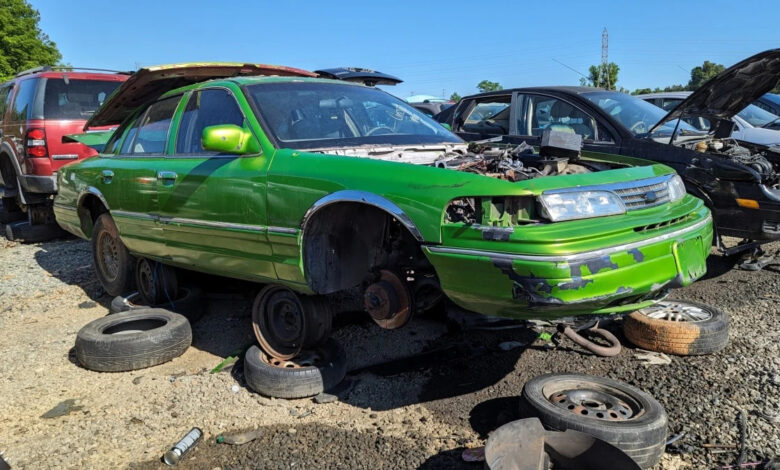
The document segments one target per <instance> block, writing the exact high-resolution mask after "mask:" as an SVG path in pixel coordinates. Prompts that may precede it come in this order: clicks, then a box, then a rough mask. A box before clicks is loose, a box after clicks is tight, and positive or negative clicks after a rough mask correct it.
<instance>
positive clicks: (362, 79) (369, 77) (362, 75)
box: [314, 67, 403, 86]
mask: <svg viewBox="0 0 780 470" xmlns="http://www.w3.org/2000/svg"><path fill="white" fill-rule="evenodd" d="M314 72H315V73H317V74H318V75H319V76H320V77H322V78H332V79H335V80H345V81H348V82H358V83H363V84H364V85H367V86H376V85H397V84H399V83H401V82H403V80H401V79H400V78H397V77H394V76H392V75H388V74H386V73H382V72H377V71H376V70H371V69H362V68H359V67H338V68H335V69H322V70H315V71H314Z"/></svg>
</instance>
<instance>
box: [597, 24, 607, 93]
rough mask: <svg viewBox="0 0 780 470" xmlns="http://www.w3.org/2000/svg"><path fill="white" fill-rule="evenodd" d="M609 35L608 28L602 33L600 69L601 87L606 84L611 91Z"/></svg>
mask: <svg viewBox="0 0 780 470" xmlns="http://www.w3.org/2000/svg"><path fill="white" fill-rule="evenodd" d="M608 55H609V33H607V28H606V27H605V28H604V31H602V32H601V67H600V68H599V85H600V86H601V85H602V84H603V83H606V84H607V86H606V88H607V90H609V89H610V88H609V58H608Z"/></svg>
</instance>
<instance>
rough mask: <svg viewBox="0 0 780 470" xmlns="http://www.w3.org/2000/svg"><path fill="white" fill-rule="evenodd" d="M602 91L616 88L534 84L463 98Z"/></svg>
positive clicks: (576, 93)
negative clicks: (509, 94) (527, 93)
mask: <svg viewBox="0 0 780 470" xmlns="http://www.w3.org/2000/svg"><path fill="white" fill-rule="evenodd" d="M600 91H614V90H605V89H603V88H593V87H588V86H571V85H558V86H532V87H520V88H505V89H503V90H496V91H488V92H486V93H476V94H474V95H469V96H464V97H463V99H466V98H476V97H481V96H492V95H506V94H508V93H520V92H537V93H539V92H557V93H564V94H574V95H580V94H583V93H593V92H600ZM615 93H619V92H615Z"/></svg>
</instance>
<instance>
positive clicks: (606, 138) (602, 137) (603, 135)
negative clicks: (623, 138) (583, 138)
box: [596, 123, 615, 144]
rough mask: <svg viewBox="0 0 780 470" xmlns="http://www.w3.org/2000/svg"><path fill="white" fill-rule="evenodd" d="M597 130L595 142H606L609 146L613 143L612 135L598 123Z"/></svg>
mask: <svg viewBox="0 0 780 470" xmlns="http://www.w3.org/2000/svg"><path fill="white" fill-rule="evenodd" d="M598 129H599V135H598V136H597V137H596V142H607V143H610V144H614V143H615V138H614V137H612V133H611V132H609V131H608V130H607V128H606V127H604V126H602V125H601V123H599V125H598Z"/></svg>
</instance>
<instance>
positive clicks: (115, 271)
mask: <svg viewBox="0 0 780 470" xmlns="http://www.w3.org/2000/svg"><path fill="white" fill-rule="evenodd" d="M97 251H98V256H97V262H98V266H99V267H100V272H101V273H103V276H105V278H106V279H108V280H109V281H114V280H116V278H117V277H118V276H119V245H118V243H117V240H116V239H115V238H114V237H112V236H111V234H110V233H108V232H101V233H100V235H99V236H98V250H97Z"/></svg>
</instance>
